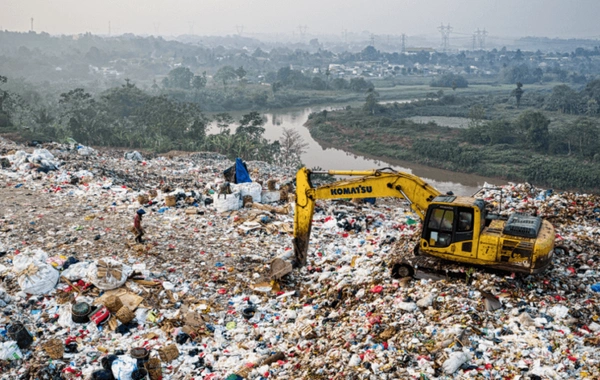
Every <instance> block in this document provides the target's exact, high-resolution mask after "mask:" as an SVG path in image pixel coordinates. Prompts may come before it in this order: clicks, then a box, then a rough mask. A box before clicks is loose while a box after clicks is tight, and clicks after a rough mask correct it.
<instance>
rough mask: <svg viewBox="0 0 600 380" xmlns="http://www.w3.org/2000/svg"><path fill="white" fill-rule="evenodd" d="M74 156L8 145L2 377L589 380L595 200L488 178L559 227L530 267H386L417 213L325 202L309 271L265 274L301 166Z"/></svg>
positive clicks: (593, 338)
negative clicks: (140, 233) (548, 249)
mask: <svg viewBox="0 0 600 380" xmlns="http://www.w3.org/2000/svg"><path fill="white" fill-rule="evenodd" d="M84 148H87V147H82V146H80V145H76V144H70V145H61V144H44V146H43V147H36V148H35V149H28V148H26V147H23V146H19V145H16V144H14V143H12V142H8V141H5V140H0V154H2V156H0V160H2V162H3V165H2V169H0V199H2V201H0V202H1V207H0V210H1V211H0V307H1V310H2V313H1V314H0V379H16V378H22V379H118V380H130V379H154V380H155V379H160V378H162V379H165V380H168V379H214V380H217V379H228V380H234V379H267V378H278V379H279V378H280V379H350V378H351V379H471V378H491V379H496V378H497V379H570V378H590V379H595V378H600V370H599V368H600V350H599V349H598V348H599V347H600V321H599V318H600V307H599V306H598V295H599V294H600V253H599V249H598V243H599V242H598V236H599V234H600V226H599V225H598V221H599V220H600V197H598V196H597V195H589V194H572V193H560V192H552V191H550V190H542V189H537V188H535V187H533V186H531V185H528V184H510V185H507V186H503V187H502V188H496V187H492V186H487V187H484V188H483V189H482V190H481V192H480V194H479V196H480V197H482V198H484V199H486V200H487V201H488V202H489V204H491V205H493V206H494V207H498V208H499V209H500V210H501V213H511V212H513V211H521V212H528V213H532V214H536V215H540V216H542V217H544V218H547V219H548V220H550V221H551V222H552V223H553V225H554V226H555V229H556V232H557V245H560V246H562V247H565V249H564V251H562V252H563V253H562V254H560V255H558V254H557V255H555V257H554V263H553V266H552V267H551V269H548V270H547V271H546V272H544V273H542V274H540V275H536V276H522V275H521V276H519V275H512V274H510V273H505V274H497V273H488V272H483V271H471V270H469V269H468V268H466V269H465V277H464V278H458V279H457V278H445V277H442V278H438V277H434V276H431V277H427V276H425V277H423V278H419V279H413V278H403V279H393V278H392V277H391V276H390V268H389V266H390V263H391V262H393V261H394V259H395V257H396V255H397V254H398V252H402V251H409V250H412V247H413V246H414V242H415V239H417V238H418V236H419V232H420V221H419V218H418V217H417V215H415V214H414V213H412V212H411V211H410V209H409V207H408V205H407V204H406V203H405V202H404V201H402V200H397V199H378V200H377V202H376V204H374V205H373V204H367V203H361V204H358V203H353V202H347V201H343V200H340V201H324V202H317V207H316V212H315V215H314V219H313V227H312V236H311V244H310V248H309V256H308V257H309V260H308V261H309V265H307V266H306V267H304V268H301V269H295V270H293V271H291V272H288V271H286V272H285V273H286V275H284V276H273V275H272V273H271V272H270V270H271V264H272V263H274V262H275V261H274V260H278V259H282V258H283V259H287V258H290V257H291V255H292V254H293V246H292V233H293V205H294V202H293V201H294V195H293V187H292V184H293V182H292V181H293V178H294V175H295V172H294V170H293V169H291V168H283V167H277V166H273V165H269V164H266V163H264V162H247V163H243V162H241V160H240V161H238V162H232V161H230V160H229V159H227V158H226V157H223V156H220V155H218V154H215V153H194V154H187V153H181V152H172V153H170V154H166V155H163V156H156V155H146V154H142V153H140V152H125V153H124V152H122V151H116V150H93V149H91V148H89V149H85V151H84V153H86V154H81V153H80V152H81V150H82V149H84ZM21 152H22V153H21ZM88 153H89V154H88ZM40 167H53V168H54V169H52V170H47V171H46V170H37V169H38V168H40ZM236 174H237V175H236ZM138 209H143V210H145V215H144V218H143V221H142V223H143V227H144V229H145V231H146V235H145V236H144V238H145V239H146V240H145V241H144V242H142V243H136V242H135V241H134V239H133V238H134V235H133V234H132V232H131V227H132V223H133V217H134V215H135V213H136V211H137V210H138Z"/></svg>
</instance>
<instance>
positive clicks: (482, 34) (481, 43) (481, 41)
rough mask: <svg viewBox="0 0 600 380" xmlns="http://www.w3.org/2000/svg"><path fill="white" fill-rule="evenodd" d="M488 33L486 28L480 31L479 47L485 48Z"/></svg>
mask: <svg viewBox="0 0 600 380" xmlns="http://www.w3.org/2000/svg"><path fill="white" fill-rule="evenodd" d="M477 31H478V32H479V29H477ZM487 34H488V32H486V30H485V28H484V29H483V30H482V31H481V32H479V48H480V49H481V50H484V49H485V36H486V35H487Z"/></svg>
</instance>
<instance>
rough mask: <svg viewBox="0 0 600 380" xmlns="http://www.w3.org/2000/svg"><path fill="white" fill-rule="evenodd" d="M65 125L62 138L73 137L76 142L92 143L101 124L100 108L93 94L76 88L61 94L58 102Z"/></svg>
mask: <svg viewBox="0 0 600 380" xmlns="http://www.w3.org/2000/svg"><path fill="white" fill-rule="evenodd" d="M58 103H59V105H60V110H61V113H60V116H61V121H62V125H63V127H64V128H63V129H62V133H60V134H61V136H58V137H72V138H74V139H75V140H76V141H81V142H84V143H89V142H91V141H92V140H93V139H92V134H93V133H94V129H95V128H96V127H97V126H98V123H99V122H100V120H99V118H98V114H99V109H98V108H99V107H98V106H97V104H96V101H95V100H94V98H93V97H92V95H91V94H89V93H87V92H85V90H84V89H83V88H76V89H74V90H71V91H69V92H66V93H62V94H60V99H59V101H58Z"/></svg>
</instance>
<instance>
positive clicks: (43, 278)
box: [13, 249, 60, 295]
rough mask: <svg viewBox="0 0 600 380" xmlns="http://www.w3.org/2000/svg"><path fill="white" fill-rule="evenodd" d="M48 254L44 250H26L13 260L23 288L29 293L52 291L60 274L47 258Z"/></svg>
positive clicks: (37, 293)
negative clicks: (47, 261)
mask: <svg viewBox="0 0 600 380" xmlns="http://www.w3.org/2000/svg"><path fill="white" fill-rule="evenodd" d="M47 259H48V255H47V254H46V253H45V252H44V251H42V250H39V249H38V250H36V251H34V252H24V253H22V254H20V255H18V256H17V257H15V258H14V260H13V265H14V267H13V271H15V272H16V276H17V282H18V283H19V286H20V287H21V290H22V291H24V292H25V293H27V294H33V295H39V294H46V293H49V292H50V291H52V289H54V287H55V286H56V284H57V283H58V278H59V277H60V274H59V273H58V271H57V270H56V269H54V267H53V266H52V265H50V264H48V263H46V260H47Z"/></svg>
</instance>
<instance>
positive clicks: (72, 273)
mask: <svg viewBox="0 0 600 380" xmlns="http://www.w3.org/2000/svg"><path fill="white" fill-rule="evenodd" d="M89 269H90V262H88V261H83V262H79V263H75V264H71V265H69V267H68V268H67V269H65V270H64V271H62V273H61V274H60V275H61V276H63V277H64V278H66V279H67V280H69V281H77V280H81V279H82V278H85V277H86V276H87V272H88V270H89Z"/></svg>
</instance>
